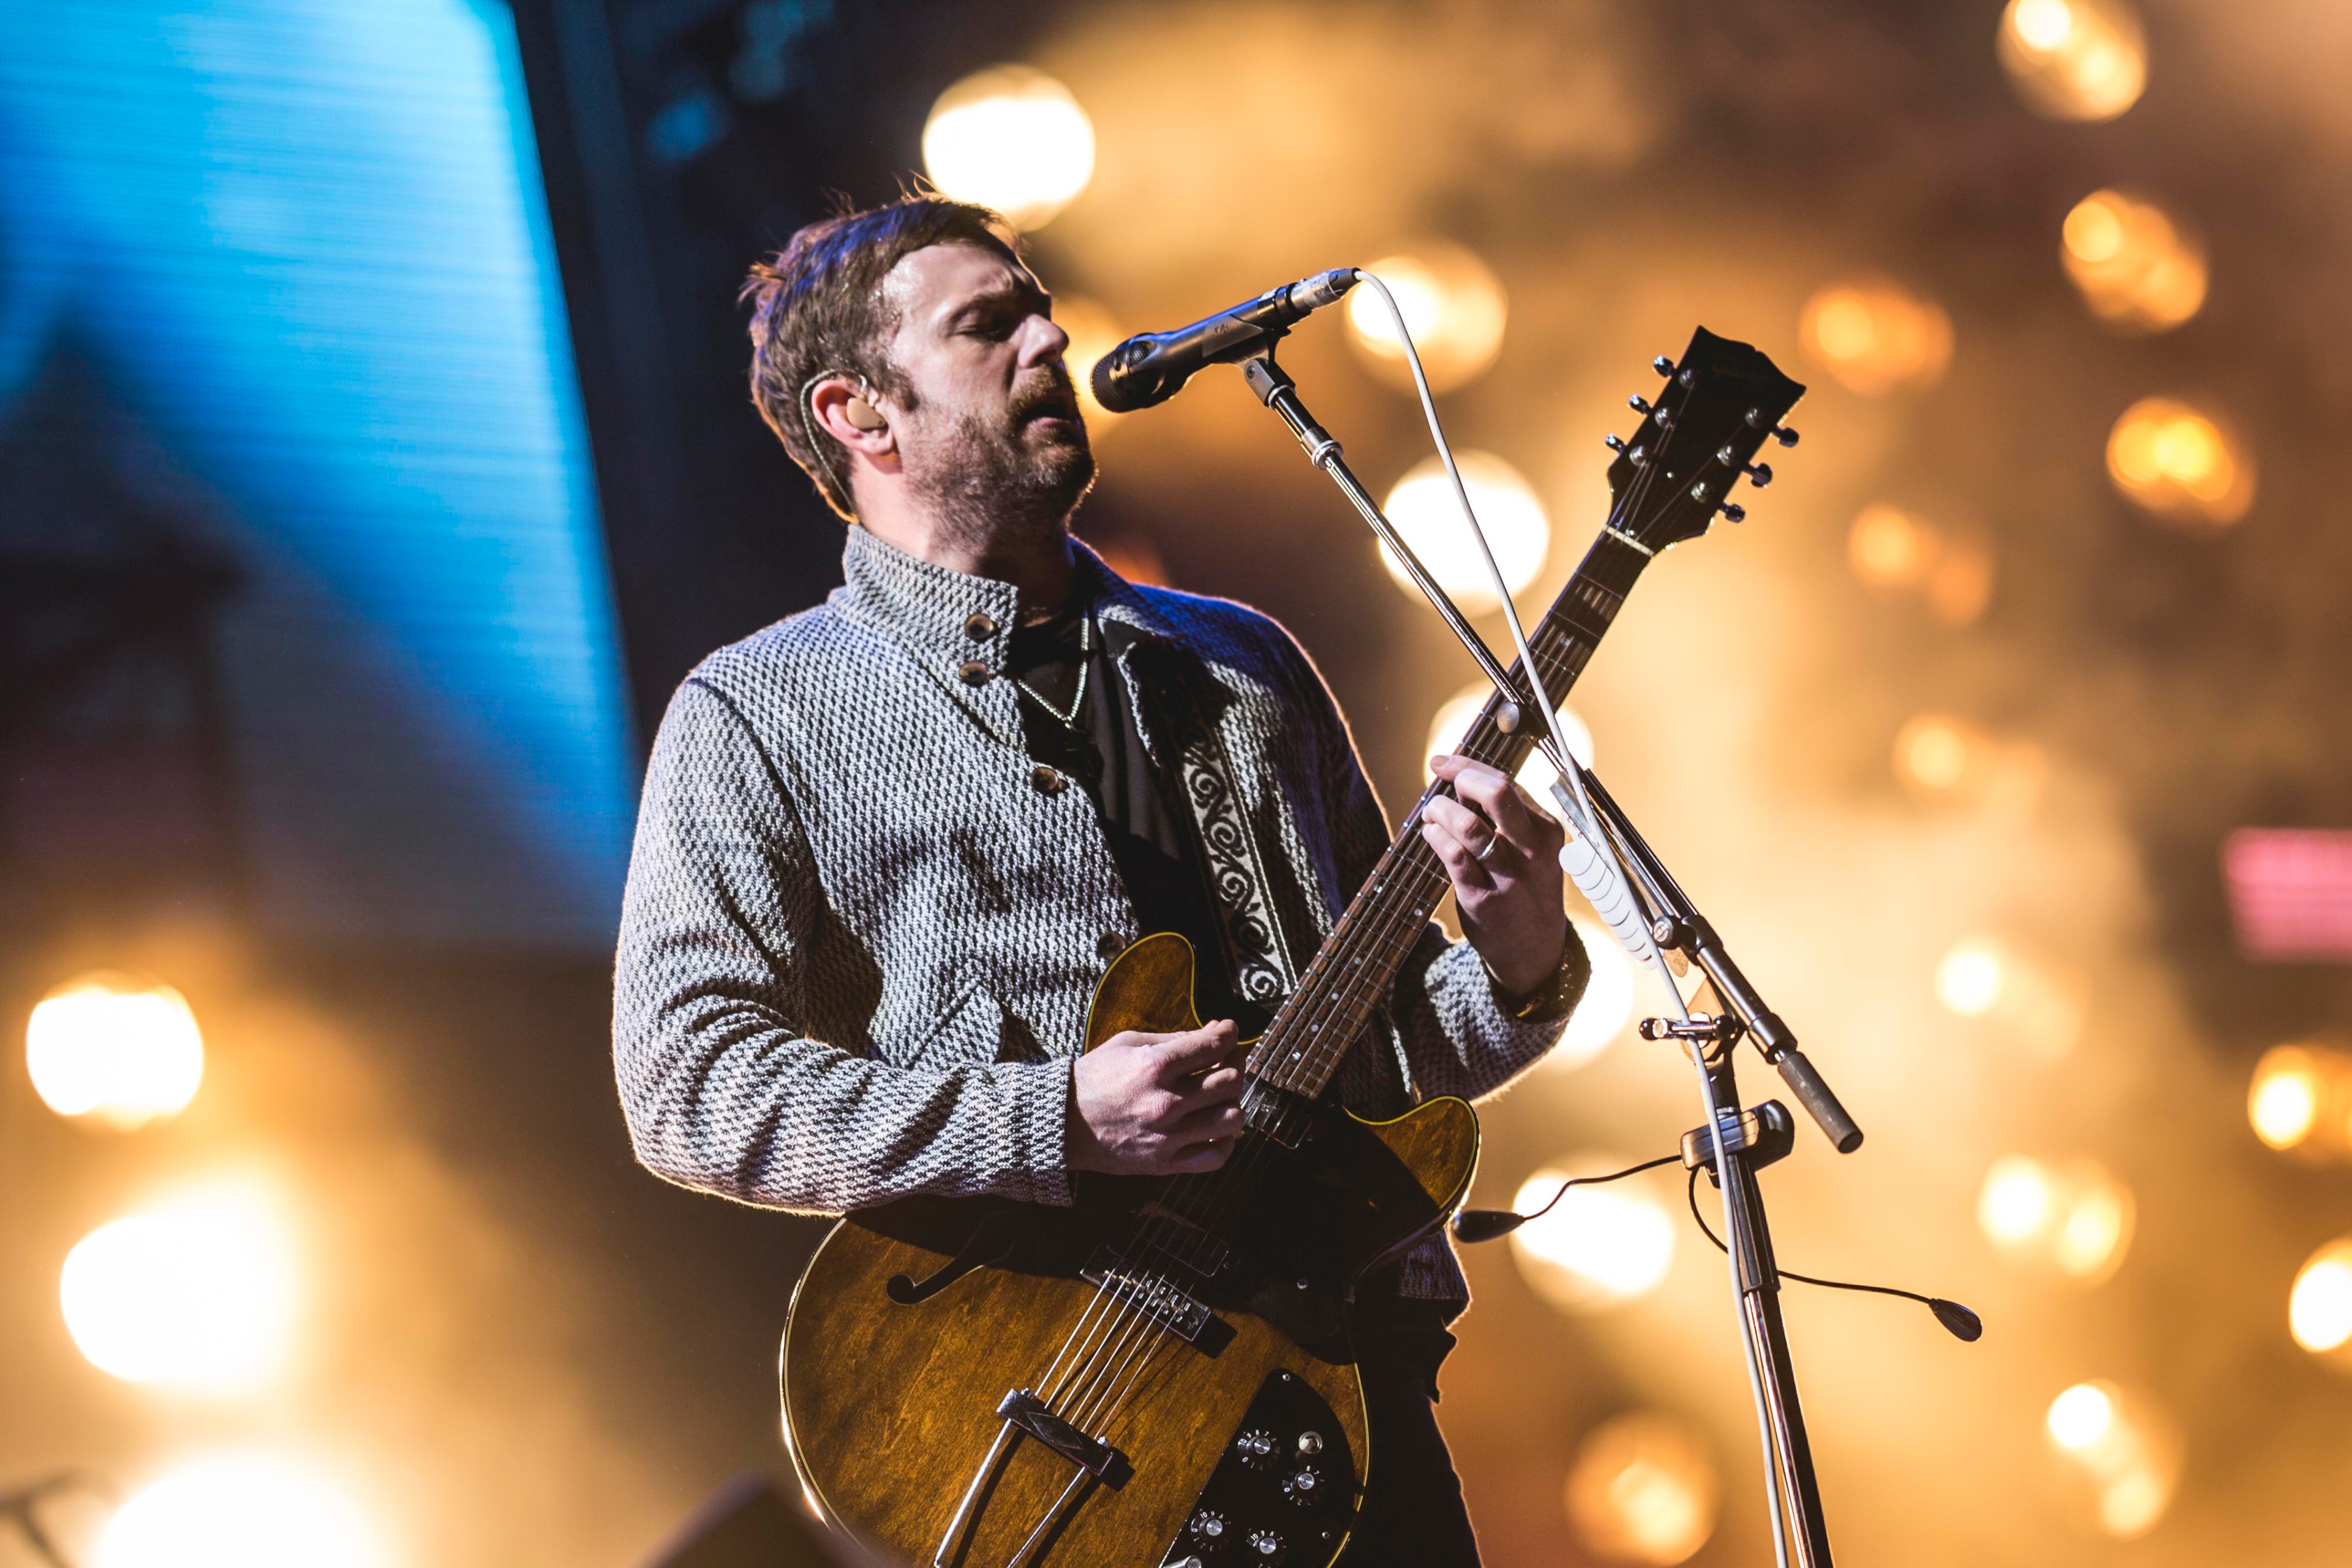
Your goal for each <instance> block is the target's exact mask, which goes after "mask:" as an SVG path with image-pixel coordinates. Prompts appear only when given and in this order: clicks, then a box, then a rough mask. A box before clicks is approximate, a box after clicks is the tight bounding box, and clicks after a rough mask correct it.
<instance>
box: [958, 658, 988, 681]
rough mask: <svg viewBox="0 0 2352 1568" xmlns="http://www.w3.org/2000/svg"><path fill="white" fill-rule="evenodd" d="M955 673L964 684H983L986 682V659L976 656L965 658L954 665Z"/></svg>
mask: <svg viewBox="0 0 2352 1568" xmlns="http://www.w3.org/2000/svg"><path fill="white" fill-rule="evenodd" d="M956 674H957V675H958V676H959V677H961V679H962V680H963V683H964V684H965V685H966V686H985V685H987V684H988V664H987V661H986V660H984V659H977V658H968V659H965V660H964V661H963V662H962V663H961V664H960V665H958V666H956Z"/></svg>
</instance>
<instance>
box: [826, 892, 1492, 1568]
mask: <svg viewBox="0 0 2352 1568" xmlns="http://www.w3.org/2000/svg"><path fill="white" fill-rule="evenodd" d="M1197 1026H1198V1020H1197V1018H1196V1017H1195V1016H1194V1013H1193V1003H1192V949H1191V946H1190V945H1189V944H1188V943H1186V942H1184V940H1183V939H1182V938H1181V937H1177V936H1171V935H1160V936H1154V937H1147V938H1146V939H1144V940H1143V941H1142V942H1138V943H1137V944H1136V945H1135V946H1133V947H1131V948H1129V950H1128V951H1127V952H1125V953H1124V954H1122V955H1121V956H1120V958H1119V959H1118V962H1117V963H1114V964H1113V965H1112V966H1111V969H1110V972H1109V973H1108V974H1107V975H1106V976H1105V977H1104V979H1103V982H1102V984H1101V985H1100V987H1099V988H1098V989H1097V993H1096V995H1095V1002H1094V1006H1093V1010H1092V1012H1091V1013H1090V1015H1089V1017H1088V1021H1087V1046H1088V1047H1089V1048H1091V1047H1093V1046H1095V1045H1097V1044H1099V1043H1100V1042H1101V1041H1103V1040H1105V1039H1108V1038H1109V1037H1111V1036H1113V1035H1116V1034H1118V1033H1119V1032H1121V1031H1123V1030H1128V1029H1137V1030H1147V1031H1154V1032H1167V1031H1172V1030H1178V1029H1187V1028H1194V1027H1197ZM1477 1148H1478V1126H1477V1118H1476V1116H1475V1113H1474V1112H1473V1111H1472V1110H1471V1109H1470V1107H1469V1105H1468V1104H1467V1103H1465V1101H1463V1100H1454V1099H1442V1100H1431V1101H1429V1102H1428V1103H1426V1104H1423V1105H1422V1106H1419V1107H1417V1108H1416V1109H1415V1110H1412V1112H1410V1113H1409V1114H1407V1115H1405V1116H1402V1117H1400V1118H1398V1119H1397V1120H1396V1121H1387V1122H1367V1121H1361V1120H1360V1119H1358V1118H1356V1117H1354V1116H1351V1115H1349V1114H1347V1113H1346V1112H1343V1111H1328V1110H1326V1111H1321V1112H1318V1120H1317V1123H1316V1125H1315V1128H1314V1131H1313V1132H1312V1133H1311V1134H1310V1135H1309V1136H1308V1137H1307V1138H1306V1139H1305V1140H1303V1141H1302V1142H1300V1144H1299V1145H1298V1147H1297V1148H1296V1149H1295V1150H1293V1149H1286V1148H1285V1147H1283V1146H1282V1145H1280V1144H1278V1143H1276V1142H1273V1141H1272V1140H1270V1139H1266V1138H1264V1137H1262V1136H1260V1135H1258V1134H1255V1133H1251V1134H1246V1135H1245V1136H1244V1139H1243V1140H1242V1142H1241V1143H1240V1145H1239V1146H1238V1147H1237V1149H1236V1150H1235V1152H1234V1156H1233V1157H1232V1159H1231V1160H1229V1161H1228V1164H1227V1171H1226V1172H1225V1173H1221V1174H1222V1175H1223V1178H1224V1179H1223V1182H1222V1183H1221V1184H1219V1185H1216V1186H1211V1185H1208V1184H1211V1183H1215V1182H1218V1178H1217V1177H1188V1178H1178V1179H1177V1180H1176V1181H1175V1182H1160V1181H1144V1180H1139V1179H1125V1178H1092V1179H1089V1178H1086V1177H1084V1176H1081V1177H1080V1178H1079V1179H1078V1184H1077V1193H1076V1199H1077V1201H1076V1203H1075V1204H1074V1205H1072V1206H1071V1207H1069V1208H1066V1209H1063V1208H1048V1207H1045V1206H1043V1205H1024V1204H1013V1203H1007V1202H1003V1201H1001V1200H992V1199H968V1200H957V1199H912V1200H908V1201H906V1202H902V1203H898V1204H893V1205H887V1206H885V1207H882V1208H878V1209H875V1210H871V1211H867V1212H866V1213H863V1214H860V1215H852V1216H850V1217H849V1218H847V1219H845V1220H843V1221H842V1222H841V1224H840V1225H838V1226H835V1229H834V1231H833V1233H832V1234H831V1235H830V1236H828V1237H826V1238H825V1241H824V1245H823V1246H822V1247H820V1248H819V1249H818V1251H817V1254H816V1256H815V1257H814V1258H812V1259H811V1260H810V1263H809V1267H808V1269H807V1272H806V1273H805V1274H804V1275H803V1277H802V1279H801V1283H800V1286H799V1288H798V1289H797V1290H796V1291H795V1292H794V1294H793V1308H792V1316H791V1321H790V1323H789V1325H788V1327H787V1328H786V1331H785V1335H784V1343H783V1352H782V1384H783V1402H784V1428H785V1434H786V1437H787V1439H788V1441H789V1442H790V1444H791V1447H792V1452H793V1462H794V1464H795V1465H796V1466H797V1468H799V1470H800V1474H801V1477H802V1479H803V1482H804V1483H805V1484H806V1485H807V1487H808V1489H809V1490H810V1492H811V1494H812V1495H813V1496H814V1499H815V1500H816V1501H817V1503H818V1504H819V1505H820V1507H821V1508H822V1509H823V1510H824V1513H825V1514H826V1516H827V1517H828V1518H829V1519H830V1520H831V1521H832V1522H834V1523H835V1525H837V1526H838V1527H839V1528H840V1529H842V1530H843V1531H845V1533H846V1534H848V1535H849V1536H850V1537H852V1538H853V1539H854V1540H856V1542H858V1543H860V1544H861V1545H862V1546H864V1547H865V1548H866V1549H867V1550H868V1551H870V1552H874V1553H875V1554H877V1555H878V1556H880V1557H883V1558H884V1559H886V1560H889V1561H896V1562H900V1563H920V1564H924V1565H925V1568H931V1565H933V1564H937V1565H939V1568H1032V1565H1034V1564H1067V1565H1071V1568H1154V1565H1156V1564H1160V1563H1171V1564H1174V1563H1184V1562H1186V1560H1187V1559H1188V1558H1191V1559H1194V1560H1196V1562H1197V1563H1198V1564H1200V1565H1201V1568H1217V1565H1219V1564H1233V1565H1238V1564H1241V1563H1253V1564H1274V1565H1276V1568H1324V1565H1325V1564H1327V1563H1329V1562H1330V1561H1331V1559H1332V1558H1334V1557H1336V1556H1337V1555H1338V1553H1339V1548H1340V1547H1341V1546H1342V1545H1343V1544H1344V1543H1345V1541H1346V1538H1347V1533H1348V1531H1349V1528H1350V1526H1351V1524H1352V1521H1353V1518H1354V1513H1355V1509H1356V1505H1357V1502H1358V1500H1359V1499H1360V1489H1361V1486H1362V1485H1363V1483H1364V1481H1365V1479H1367V1478H1368V1477H1369V1476H1370V1474H1371V1466H1372V1464H1373V1463H1374V1462H1375V1460H1374V1457H1373V1455H1372V1453H1371V1448H1370V1437H1369V1435H1368V1433H1367V1431H1366V1429H1365V1422H1364V1406H1363V1394H1362V1390H1361V1387H1360V1384H1359V1382H1358V1380H1357V1375H1356V1370H1355V1367H1354V1365H1353V1355H1352V1351H1351V1349H1350V1344H1349V1331H1348V1308H1349V1303H1350V1301H1351V1300H1352V1298H1353V1290H1354V1286H1355V1283H1356V1281H1357V1280H1358V1279H1360V1277H1361V1275H1362V1274H1363V1273H1364V1272H1365V1270H1367V1269H1369V1268H1372V1267H1373V1266H1375V1265H1376V1264H1379V1263H1381V1262H1382V1261H1384V1260H1386V1259H1388V1258H1394V1257H1396V1256H1397V1255H1399V1254H1400V1253H1402V1251H1404V1250H1405V1249H1406V1248H1408V1247H1411V1246H1412V1244H1413V1243H1414V1242H1415V1241H1417V1240H1418V1239H1420V1238H1421V1237H1424V1236H1426V1235H1428V1234H1429V1233H1430V1232H1431V1231H1432V1230H1433V1229H1434V1228H1435V1227H1436V1226H1438V1225H1440V1224H1442V1223H1444V1220H1445V1219H1446V1217H1447V1216H1449V1215H1451V1214H1452V1213H1453V1212H1454V1209H1455V1207H1456V1206H1457V1205H1459V1204H1460V1203H1461V1201H1462V1198H1463V1196H1464V1194H1465V1193H1466V1192H1467V1191H1468V1189H1469V1185H1470V1178H1471V1175H1472V1173H1473V1171H1474V1169H1475V1164H1476V1160H1477ZM1182 1184H1195V1185H1193V1186H1192V1187H1190V1188H1189V1189H1188V1190H1187V1191H1186V1192H1184V1193H1180V1192H1179V1190H1178V1189H1179V1188H1180V1186H1181V1185H1182ZM1179 1215H1181V1217H1179ZM1113 1260H1120V1261H1113ZM1107 1282H1108V1285H1109V1286H1110V1287H1111V1288H1110V1289H1106V1283H1107ZM1019 1394H1032V1395H1034V1396H1035V1400H1036V1403H1035V1404H1034V1405H1032V1406H1030V1407H1029V1408H1030V1409H1031V1410H1032V1411H1043V1412H1044V1414H1043V1415H1030V1416H1029V1417H1028V1418H1026V1419H1025V1420H1016V1419H1014V1418H1013V1417H1010V1416H1008V1415H1006V1414H1005V1413H1004V1411H1003V1407H1004V1406H1006V1405H1007V1398H1008V1395H1019ZM1016 1414H1017V1413H1016ZM1057 1421H1058V1422H1066V1423H1067V1426H1066V1427H1065V1426H1057V1425H1055V1423H1056V1422H1057ZM1057 1443H1058V1445H1059V1446H1058V1447H1057V1446H1056V1444H1057ZM1269 1541H1271V1542H1272V1544H1271V1546H1269V1544H1268V1542H1269Z"/></svg>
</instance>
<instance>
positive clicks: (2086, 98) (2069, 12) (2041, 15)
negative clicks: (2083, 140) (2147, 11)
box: [1999, 0, 2147, 121]
mask: <svg viewBox="0 0 2352 1568" xmlns="http://www.w3.org/2000/svg"><path fill="white" fill-rule="evenodd" d="M1999 38H2000V63H2001V65H2002V67H2003V68H2005V69H2006V70H2007V71H2008V72H2009V79H2010V80H2011V82H2012V83H2014V84H2015V86H2016V88H2017V95H2018V96H2019V97H2020V98H2021V99H2023V100H2025V104H2026V107H2027V108H2029V109H2031V110H2033V111H2034V112H2035V113H2037V114H2040V115H2042V116H2044V117H2046V118H2048V119H2051V120H2078V121H2095V120H2113V119H2114V118H2115V117H2116V115H2118V114H2121V113H2122V112H2123V111H2124V110H2126V109H2129V108H2130V107H2131V106H2132V105H2133V104H2135V103H2137V102H2138V101H2139V95H2140V93H2141V92H2142V90H2144V89H2146V88H2147V35H2146V34H2145V33H2144V32H2143V31H2142V30H2141V28H2140V25H2139V17H2138V16H2137V15H2135V14H2134V13H2133V11H2132V9H2131V8H2130V7H2129V6H2128V5H2125V4H2123V3H2122V0H2009V8H2008V9H2007V10H2005V11H2003V12H2002V13H2001V16H2000V34H1999Z"/></svg>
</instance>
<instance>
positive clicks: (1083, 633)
mask: <svg viewBox="0 0 2352 1568" xmlns="http://www.w3.org/2000/svg"><path fill="white" fill-rule="evenodd" d="M1094 651H1095V618H1094V616H1093V615H1092V613H1089V614H1088V615H1087V617H1086V619H1084V620H1082V621H1080V622H1079V623H1078V689H1077V690H1076V693H1074V694H1073V695H1072V696H1071V698H1070V710H1069V711H1068V712H1066V713H1065V712H1063V711H1062V710H1060V709H1059V708H1056V707H1055V706H1054V705H1053V704H1052V703H1051V702H1048V701H1046V700H1045V693H1044V692H1041V691H1039V690H1038V689H1036V688H1035V687H1034V686H1032V685H1030V684H1029V683H1028V682H1027V681H1025V680H1024V679H1021V678H1020V677H1019V676H1017V675H1013V674H1009V673H1008V674H1007V675H1006V676H1005V678H1004V679H1007V680H1009V681H1011V682H1013V686H1014V687H1015V688H1016V689H1018V690H1019V691H1020V692H1021V694H1022V695H1023V696H1024V697H1026V698H1028V699H1029V700H1030V701H1032V702H1034V703H1035V704H1036V705H1037V706H1038V707H1040V708H1043V709H1044V710H1045V711H1046V712H1048V713H1050V714H1052V715H1053V716H1054V718H1055V720H1056V721H1058V722H1059V723H1060V724H1061V726H1062V728H1064V729H1066V730H1076V729H1077V728H1078V715H1079V714H1080V713H1083V712H1085V711H1086V707H1087V675H1088V674H1089V673H1091V672H1092V669H1093V667H1094Z"/></svg>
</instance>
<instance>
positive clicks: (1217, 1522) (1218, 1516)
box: [1184, 1508, 1225, 1546]
mask: <svg viewBox="0 0 2352 1568" xmlns="http://www.w3.org/2000/svg"><path fill="white" fill-rule="evenodd" d="M1184 1532H1185V1533H1186V1534H1188V1535H1190V1536H1191V1537H1192V1539H1193V1540H1195V1541H1197V1542H1201V1543H1202V1545H1203V1546H1214V1545H1215V1544H1216V1543H1217V1542H1220V1541H1223V1539H1224V1538H1225V1516H1224V1515H1223V1514H1222V1513H1219V1512H1218V1511H1217V1510H1215V1509H1213V1508H1204V1509H1202V1510H1201V1511H1200V1512H1198V1513H1196V1514H1194V1515H1193V1516H1192V1522H1191V1523H1190V1524H1187V1525H1186V1526H1185V1527H1184Z"/></svg>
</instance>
